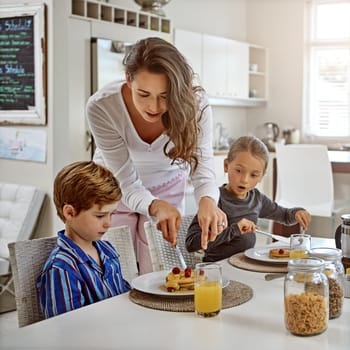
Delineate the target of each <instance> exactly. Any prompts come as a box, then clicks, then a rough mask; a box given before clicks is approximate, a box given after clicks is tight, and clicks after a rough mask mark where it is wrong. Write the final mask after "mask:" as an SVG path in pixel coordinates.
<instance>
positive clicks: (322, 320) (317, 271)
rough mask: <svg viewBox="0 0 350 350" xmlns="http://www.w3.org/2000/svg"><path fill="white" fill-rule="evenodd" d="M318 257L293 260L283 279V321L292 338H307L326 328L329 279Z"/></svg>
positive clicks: (322, 262) (290, 261)
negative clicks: (296, 336)
mask: <svg viewBox="0 0 350 350" xmlns="http://www.w3.org/2000/svg"><path fill="white" fill-rule="evenodd" d="M323 269H324V261H323V260H322V259H319V258H307V259H292V260H289V262H288V273H287V275H286V277H285V280H284V321H285V325H286V328H287V329H288V330H289V331H290V332H291V333H292V334H295V335H301V336H308V335H315V334H320V333H322V332H324V331H325V330H326V329H327V327H328V317H329V316H328V313H329V305H328V288H329V287H328V279H327V277H326V275H325V274H324V273H323V272H322V271H323Z"/></svg>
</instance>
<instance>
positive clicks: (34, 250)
mask: <svg viewBox="0 0 350 350" xmlns="http://www.w3.org/2000/svg"><path fill="white" fill-rule="evenodd" d="M56 241H57V237H48V238H38V239H32V240H26V241H17V242H12V243H10V244H9V245H8V248H9V251H10V263H11V270H12V274H13V279H14V285H15V292H16V306H17V317H18V326H19V327H23V326H27V325H29V324H31V323H34V322H38V321H41V320H43V319H44V316H43V314H42V312H41V309H40V305H39V299H38V295H37V289H36V280H37V278H38V276H39V274H40V271H41V268H42V267H43V265H44V263H45V261H46V260H47V258H48V257H49V255H50V253H51V251H52V249H53V248H54V246H55V244H56Z"/></svg>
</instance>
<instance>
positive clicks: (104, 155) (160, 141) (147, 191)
mask: <svg viewBox="0 0 350 350" xmlns="http://www.w3.org/2000/svg"><path fill="white" fill-rule="evenodd" d="M124 65H125V78H126V80H125V81H114V82H112V83H109V84H107V85H106V86H104V87H103V88H102V89H101V90H99V91H98V92H97V93H96V94H94V95H93V96H91V97H90V99H89V101H88V103H87V118H88V123H89V125H90V128H91V131H92V134H93V136H94V139H95V142H96V145H97V150H96V153H95V156H94V160H95V161H96V162H102V163H104V164H105V165H106V166H107V167H108V168H109V169H111V170H112V172H113V174H114V176H115V177H116V178H117V179H118V181H119V182H120V186H121V189H122V193H123V199H122V203H119V204H118V207H117V211H116V214H115V215H114V218H113V226H119V225H129V226H130V229H131V231H132V234H133V240H134V246H135V250H136V256H137V260H138V262H139V268H140V273H141V274H142V273H146V272H150V271H152V267H151V261H150V256H149V252H148V247H147V241H146V238H145V234H144V227H143V224H144V222H145V221H146V220H149V218H150V216H151V217H155V218H156V220H157V227H158V229H159V230H161V231H162V233H163V237H164V239H166V240H167V241H169V242H170V243H171V245H172V246H174V245H175V244H176V232H177V231H178V229H179V227H180V224H181V214H182V213H183V210H184V198H185V186H186V178H187V175H188V173H189V174H190V177H191V180H192V182H193V186H194V189H195V197H196V200H197V202H198V220H199V224H200V226H201V229H202V241H203V244H202V247H203V249H205V248H206V246H207V242H208V240H209V241H212V240H214V239H215V237H216V236H217V234H219V233H221V231H222V230H223V228H224V226H225V225H226V215H225V213H224V212H223V211H221V210H220V209H219V208H218V207H217V205H216V203H217V200H218V188H217V186H216V184H215V174H214V171H213V169H214V165H213V152H212V115H211V109H210V107H209V105H208V101H207V99H206V97H205V95H204V91H203V89H202V88H200V87H194V86H193V84H192V82H193V78H194V73H193V70H192V69H191V67H190V66H189V65H188V63H187V62H186V60H185V58H184V57H183V56H182V55H181V53H180V52H179V51H178V50H177V49H176V48H175V47H174V46H173V45H171V44H170V43H168V42H166V41H164V40H162V39H160V38H148V39H143V40H140V41H139V42H137V43H136V44H135V45H134V46H133V47H132V49H131V51H130V52H129V53H128V54H127V55H126V57H125V59H124Z"/></svg>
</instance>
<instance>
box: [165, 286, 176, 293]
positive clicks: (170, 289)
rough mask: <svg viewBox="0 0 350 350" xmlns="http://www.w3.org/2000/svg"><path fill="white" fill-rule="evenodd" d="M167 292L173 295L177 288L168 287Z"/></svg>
mask: <svg viewBox="0 0 350 350" xmlns="http://www.w3.org/2000/svg"><path fill="white" fill-rule="evenodd" d="M167 291H168V292H170V293H171V292H175V288H174V287H168V288H167Z"/></svg>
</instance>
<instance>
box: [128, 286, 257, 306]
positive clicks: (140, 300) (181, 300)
mask: <svg viewBox="0 0 350 350" xmlns="http://www.w3.org/2000/svg"><path fill="white" fill-rule="evenodd" d="M252 297H253V289H252V288H251V287H249V286H247V285H246V284H244V283H241V282H237V281H230V283H229V285H228V286H227V287H226V288H224V289H223V290H222V308H223V309H227V308H230V307H233V306H237V305H240V304H243V303H245V302H247V301H248V300H250V299H251V298H252ZM129 299H130V300H131V301H132V302H133V303H135V304H138V305H141V306H144V307H148V308H150V309H157V310H162V311H175V312H194V297H193V295H184V296H176V297H175V296H169V297H168V296H164V295H155V294H149V293H144V292H140V291H139V290H136V289H132V290H131V291H130V293H129Z"/></svg>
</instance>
